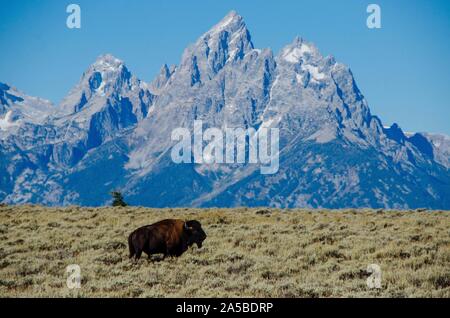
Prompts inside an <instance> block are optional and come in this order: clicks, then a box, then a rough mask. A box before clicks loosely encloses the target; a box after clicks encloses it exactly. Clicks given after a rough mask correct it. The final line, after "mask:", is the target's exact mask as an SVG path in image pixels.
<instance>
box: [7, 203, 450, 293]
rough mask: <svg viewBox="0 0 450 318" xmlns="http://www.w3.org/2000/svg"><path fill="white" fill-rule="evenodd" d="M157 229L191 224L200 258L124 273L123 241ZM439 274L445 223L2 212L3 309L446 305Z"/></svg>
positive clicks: (155, 212)
mask: <svg viewBox="0 0 450 318" xmlns="http://www.w3.org/2000/svg"><path fill="white" fill-rule="evenodd" d="M164 218H181V219H198V220H199V221H200V222H202V224H203V227H204V229H205V231H206V232H207V234H208V238H207V240H206V241H205V244H204V247H203V248H202V249H197V248H195V247H194V248H191V249H190V250H189V251H187V252H186V253H185V254H184V255H183V256H182V257H180V258H169V259H166V260H164V261H159V257H158V256H154V257H153V259H152V260H147V259H146V258H145V257H144V258H143V259H141V260H140V261H139V262H138V263H137V264H133V263H132V262H130V260H129V259H128V247H127V244H126V243H127V236H128V234H129V233H130V232H131V231H132V230H133V229H135V228H136V227H139V226H141V225H145V224H150V223H153V222H155V221H157V220H160V219H164ZM371 263H376V264H378V265H379V266H380V267H381V269H382V271H383V277H382V288H381V289H380V290H373V289H372V290H371V289H368V287H367V285H366V278H367V276H368V274H367V272H366V268H367V265H368V264H371ZM69 264H79V265H80V267H81V271H82V272H81V274H82V287H81V289H78V290H75V289H72V290H70V289H68V288H67V287H66V278H67V274H66V272H65V268H66V266H67V265H69ZM449 265H450V214H449V213H448V212H426V211H422V212H419V211H405V212H398V211H382V210H379V211H373V210H358V211H353V210H346V211H308V210H290V211H280V210H267V211H264V210H263V211H259V210H258V209H245V208H242V209H205V210H202V209H164V210H160V209H144V208H133V207H129V208H98V209H94V208H79V207H69V208H42V207H37V206H23V207H0V296H1V297H22V296H31V297H93V296H97V297H175V296H178V297H357V296H368V297H386V296H391V297H450V266H449Z"/></svg>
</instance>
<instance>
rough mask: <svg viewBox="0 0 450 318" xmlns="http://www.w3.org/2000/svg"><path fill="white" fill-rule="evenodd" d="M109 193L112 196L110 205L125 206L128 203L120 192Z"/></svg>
mask: <svg viewBox="0 0 450 318" xmlns="http://www.w3.org/2000/svg"><path fill="white" fill-rule="evenodd" d="M111 195H112V197H113V203H112V206H122V207H123V206H127V205H128V204H126V203H125V201H124V200H123V196H122V193H120V192H119V191H113V192H111Z"/></svg>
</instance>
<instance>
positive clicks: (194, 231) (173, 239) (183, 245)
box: [128, 219, 206, 259]
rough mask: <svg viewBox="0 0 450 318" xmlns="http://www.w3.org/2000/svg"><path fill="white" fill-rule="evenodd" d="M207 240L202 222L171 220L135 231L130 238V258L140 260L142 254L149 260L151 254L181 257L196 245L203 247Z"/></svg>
mask: <svg viewBox="0 0 450 318" xmlns="http://www.w3.org/2000/svg"><path fill="white" fill-rule="evenodd" d="M205 239H206V234H205V232H204V231H203V229H202V227H201V224H200V222H198V221H195V220H193V221H187V222H184V221H182V220H172V219H169V220H163V221H159V222H157V223H154V224H151V225H146V226H143V227H140V228H138V229H137V230H135V231H133V232H132V233H131V234H130V236H129V237H128V247H129V249H130V258H132V257H133V256H135V258H136V259H139V258H140V257H141V254H142V252H145V253H146V254H147V255H148V257H149V258H150V255H151V254H164V257H166V256H181V255H182V254H183V253H184V252H186V250H187V249H188V248H189V247H190V246H192V245H193V244H194V243H195V244H197V246H198V247H199V248H200V247H202V243H203V241H204V240H205Z"/></svg>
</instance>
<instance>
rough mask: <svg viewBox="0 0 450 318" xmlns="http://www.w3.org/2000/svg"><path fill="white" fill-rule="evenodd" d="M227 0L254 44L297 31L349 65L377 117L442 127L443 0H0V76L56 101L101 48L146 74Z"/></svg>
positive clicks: (447, 29) (278, 41) (448, 114)
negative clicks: (74, 22)
mask: <svg viewBox="0 0 450 318" xmlns="http://www.w3.org/2000/svg"><path fill="white" fill-rule="evenodd" d="M70 3H76V4H79V5H80V6H81V10H82V17H81V18H82V28H81V29H80V30H70V29H68V28H67V27H66V24H65V23H66V18H67V15H68V14H67V13H66V10H65V9H66V6H67V5H68V4H70ZM370 3H377V4H379V5H380V6H381V10H382V29H380V30H370V29H368V28H367V27H366V18H367V15H368V14H367V13H366V7H367V5H368V4H370ZM233 9H234V10H236V11H237V12H238V13H239V14H241V15H242V16H243V17H244V19H245V21H246V23H247V26H248V28H249V30H250V33H251V35H252V39H253V42H254V44H255V46H256V47H257V48H264V47H270V48H272V49H273V50H274V51H275V52H278V51H279V50H280V49H281V48H282V47H283V46H284V45H286V44H288V43H290V42H291V41H292V40H293V39H294V37H295V36H296V35H300V36H302V37H304V38H305V39H306V40H308V41H311V42H314V43H315V44H316V45H317V47H318V48H319V49H320V51H321V52H322V53H323V54H325V55H328V54H331V55H334V56H335V57H336V59H337V60H338V61H340V62H343V63H345V64H347V65H349V66H350V68H351V69H352V71H353V73H354V75H355V78H356V81H357V84H358V86H359V87H360V89H361V91H362V92H363V94H364V95H365V96H366V99H367V100H368V102H369V104H370V107H371V110H372V113H373V114H375V115H378V116H379V117H380V118H381V119H382V121H383V123H384V124H386V125H390V124H392V123H393V122H397V123H399V125H400V126H401V127H402V128H403V129H404V130H406V131H430V132H441V133H446V134H450V125H449V123H450V85H449V84H450V41H449V39H450V1H447V0H433V1H427V0H395V1H380V0H371V1H363V0H341V1H338V0H314V1H302V0H286V1H283V0H277V1H263V0H240V1H233V0H231V1H229V0H228V1H212V0H189V1H186V0H172V1H169V0H164V1H152V0H142V1H138V0H134V1H133V0H127V1H126V0H110V1H106V0H95V1H94V0H88V1H84V0H83V1H80V0H72V1H61V0H41V1H38V0H21V1H5V0H0V45H1V46H0V48H1V49H0V81H1V82H6V83H9V84H11V85H13V86H15V87H17V88H18V89H20V90H22V91H24V92H25V93H27V94H30V95H34V96H40V97H44V98H48V99H50V100H52V101H53V102H56V103H57V102H59V101H60V100H61V98H62V97H63V96H64V95H66V94H67V92H68V91H69V90H70V89H71V88H72V87H73V86H74V85H75V84H76V83H77V82H78V80H79V78H80V76H81V74H82V73H83V71H84V70H86V68H87V67H88V66H89V64H91V63H92V62H93V61H94V60H95V59H96V57H97V56H98V55H100V54H104V53H111V54H113V55H115V56H117V57H118V58H120V59H122V60H124V61H125V62H126V64H127V66H128V68H129V69H130V70H131V71H132V72H133V73H134V74H136V75H137V76H138V77H139V78H141V79H143V80H145V81H150V80H152V79H153V77H154V76H155V75H156V74H157V72H158V70H159V69H160V67H161V65H162V64H163V63H168V64H178V63H179V61H180V58H181V54H182V52H183V49H184V48H185V47H186V46H187V45H188V44H190V43H192V42H194V41H195V40H196V39H197V38H198V37H199V36H200V35H201V34H202V33H204V32H205V31H207V30H208V29H209V28H210V27H211V26H212V25H214V24H215V23H217V22H218V21H219V20H220V19H221V18H222V17H223V16H225V15H226V14H227V13H228V12H229V11H231V10H233Z"/></svg>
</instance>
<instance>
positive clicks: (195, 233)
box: [184, 220, 206, 248]
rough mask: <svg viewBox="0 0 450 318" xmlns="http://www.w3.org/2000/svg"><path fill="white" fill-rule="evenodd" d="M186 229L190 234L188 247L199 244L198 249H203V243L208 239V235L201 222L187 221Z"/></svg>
mask: <svg viewBox="0 0 450 318" xmlns="http://www.w3.org/2000/svg"><path fill="white" fill-rule="evenodd" d="M184 228H185V230H186V232H187V233H188V238H189V239H188V245H189V246H192V245H193V244H194V243H195V244H197V246H198V248H201V247H202V244H203V241H204V240H205V239H206V233H205V231H203V229H202V225H201V224H200V222H199V221H195V220H192V221H187V222H185V223H184Z"/></svg>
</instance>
